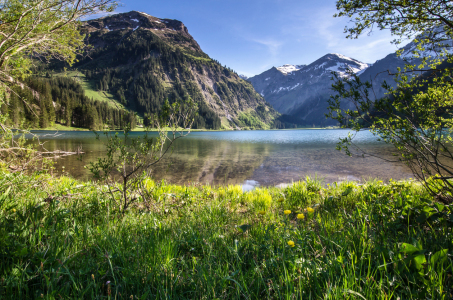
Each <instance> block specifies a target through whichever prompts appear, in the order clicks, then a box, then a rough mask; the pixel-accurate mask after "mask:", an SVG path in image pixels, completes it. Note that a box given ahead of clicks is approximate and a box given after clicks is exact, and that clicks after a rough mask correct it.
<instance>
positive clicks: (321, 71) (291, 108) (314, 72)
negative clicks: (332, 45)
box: [248, 53, 369, 124]
mask: <svg viewBox="0 0 453 300" xmlns="http://www.w3.org/2000/svg"><path fill="white" fill-rule="evenodd" d="M368 67H369V65H368V64H366V63H363V62H360V61H358V60H355V59H352V58H349V57H346V56H344V55H341V54H337V53H330V54H326V55H324V56H323V57H321V58H319V59H318V60H316V61H314V62H313V63H311V64H308V65H284V66H282V67H278V68H275V67H273V68H271V69H270V70H267V71H265V72H263V73H262V74H260V75H257V76H254V77H251V78H249V79H248V81H250V82H251V83H252V84H253V86H254V87H255V89H256V90H257V91H258V92H259V93H260V94H261V95H262V96H263V97H265V99H266V100H267V101H268V102H269V103H270V104H271V105H272V106H273V107H274V108H275V109H276V110H277V111H278V112H280V113H282V114H294V112H295V111H297V110H299V109H300V108H301V107H302V108H303V109H304V113H303V114H302V115H298V117H299V118H300V119H301V120H302V121H304V122H306V123H309V124H311V123H315V124H324V123H326V122H325V120H324V119H325V118H322V119H321V114H322V115H323V114H324V113H321V111H323V110H324V109H325V108H326V107H327V106H326V105H324V103H323V102H324V101H323V100H324V96H325V95H328V94H330V92H331V91H330V87H331V84H332V83H331V78H332V73H331V72H337V73H338V74H339V75H340V76H346V70H347V69H348V68H349V69H352V70H353V71H354V72H355V73H359V72H363V71H365V70H366V69H367V68H368ZM317 118H319V119H317Z"/></svg>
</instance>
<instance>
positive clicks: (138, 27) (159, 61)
mask: <svg viewBox="0 0 453 300" xmlns="http://www.w3.org/2000/svg"><path fill="white" fill-rule="evenodd" d="M82 32H83V33H86V34H87V39H86V42H87V44H90V45H92V49H91V50H90V52H89V53H87V56H86V57H83V58H81V59H80V60H79V62H78V63H77V64H76V65H75V70H76V71H80V72H82V73H83V74H85V78H86V80H87V84H86V86H91V87H92V89H93V90H94V91H97V92H105V93H109V94H111V95H113V97H114V98H115V99H116V100H117V101H118V102H120V103H121V104H122V105H123V106H124V107H126V108H127V109H129V110H132V111H135V112H137V113H138V114H140V115H142V116H143V117H144V118H146V117H147V116H151V115H153V114H156V113H159V110H160V107H161V105H162V103H163V101H164V100H165V99H169V101H175V100H177V99H184V98H187V97H191V98H192V99H194V100H195V102H197V103H198V106H199V112H198V116H197V119H196V121H195V125H194V127H195V128H207V129H220V128H230V129H238V128H247V127H248V128H270V127H272V126H273V121H274V119H275V118H276V117H277V116H278V113H277V112H276V111H275V110H274V109H273V108H272V107H271V106H270V105H269V104H268V103H266V101H264V99H263V97H262V96H261V95H259V94H258V93H257V92H256V91H255V90H254V88H253V86H252V85H251V84H250V83H249V82H247V81H245V80H243V79H241V78H240V77H239V76H238V75H237V74H236V73H235V72H233V71H232V70H231V69H229V68H226V67H223V66H222V65H221V64H220V63H218V62H217V61H215V60H213V59H211V58H210V57H209V56H208V55H207V54H206V53H204V52H203V51H202V50H201V48H200V46H199V44H198V43H197V42H196V41H195V39H194V38H193V37H192V36H191V35H190V34H189V31H188V29H187V27H186V26H185V25H184V24H183V23H182V22H180V21H177V20H171V19H162V18H156V17H154V16H151V15H149V14H146V13H143V12H137V11H131V12H128V13H120V14H115V15H111V16H106V17H102V18H99V19H95V20H89V21H85V22H84V23H83V26H82Z"/></svg>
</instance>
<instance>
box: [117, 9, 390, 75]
mask: <svg viewBox="0 0 453 300" xmlns="http://www.w3.org/2000/svg"><path fill="white" fill-rule="evenodd" d="M335 3H336V1H335V0H310V1H305V0H298V1H297V0H190V1H187V0H159V1H157V0H126V1H124V2H123V3H122V4H121V5H122V6H121V7H119V8H118V9H117V12H127V11H131V10H137V11H142V12H145V13H147V14H150V15H152V16H155V17H158V18H169V19H177V20H180V21H182V22H183V23H184V24H185V25H186V27H187V28H188V29H189V33H190V34H191V35H192V36H193V37H194V38H195V40H196V41H197V42H198V43H199V44H200V46H201V48H202V50H203V51H204V52H206V53H207V54H208V55H209V56H210V57H211V58H214V59H216V60H218V61H219V62H220V63H221V64H222V65H226V66H228V67H230V68H232V69H233V70H235V71H236V72H238V73H239V74H245V75H247V76H253V75H256V74H260V73H262V72H264V71H266V70H268V69H270V68H271V67H272V66H281V65H283V64H309V63H311V62H313V61H315V60H316V59H318V58H319V57H321V56H323V55H324V54H327V53H340V54H343V55H346V56H349V57H352V58H355V59H358V60H360V61H363V62H366V63H372V62H374V61H376V60H377V59H381V58H383V57H384V56H385V55H387V54H389V53H390V52H393V51H395V50H396V48H395V46H394V45H393V44H391V43H390V41H391V40H392V39H393V38H392V37H391V35H390V33H389V32H388V31H375V32H373V33H372V34H371V35H364V36H362V37H360V38H359V39H357V40H350V39H346V38H345V36H346V34H344V33H343V29H344V27H345V25H347V24H348V19H346V18H333V17H332V16H333V14H334V13H335V12H336V7H335Z"/></svg>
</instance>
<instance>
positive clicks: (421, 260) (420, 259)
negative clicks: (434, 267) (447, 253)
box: [414, 254, 426, 271]
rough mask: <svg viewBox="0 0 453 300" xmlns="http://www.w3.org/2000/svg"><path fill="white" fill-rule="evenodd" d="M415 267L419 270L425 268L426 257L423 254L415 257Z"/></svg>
mask: <svg viewBox="0 0 453 300" xmlns="http://www.w3.org/2000/svg"><path fill="white" fill-rule="evenodd" d="M414 262H415V267H416V268H417V270H419V271H420V270H421V269H423V266H424V264H426V258H425V256H424V255H423V254H420V255H417V256H415V257H414Z"/></svg>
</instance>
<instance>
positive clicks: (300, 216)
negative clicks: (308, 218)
mask: <svg viewBox="0 0 453 300" xmlns="http://www.w3.org/2000/svg"><path fill="white" fill-rule="evenodd" d="M297 218H298V219H299V220H303V219H305V216H304V214H298V215H297Z"/></svg>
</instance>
